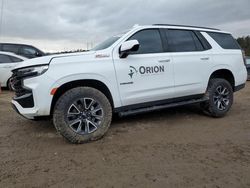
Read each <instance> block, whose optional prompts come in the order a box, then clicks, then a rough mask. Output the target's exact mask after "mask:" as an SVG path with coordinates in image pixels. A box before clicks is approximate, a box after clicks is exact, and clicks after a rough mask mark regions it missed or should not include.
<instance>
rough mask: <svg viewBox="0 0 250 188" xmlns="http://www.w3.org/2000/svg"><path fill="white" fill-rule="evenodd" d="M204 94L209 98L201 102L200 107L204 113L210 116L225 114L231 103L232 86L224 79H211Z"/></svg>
mask: <svg viewBox="0 0 250 188" xmlns="http://www.w3.org/2000/svg"><path fill="white" fill-rule="evenodd" d="M224 89H225V90H224ZM219 91H221V92H219ZM219 93H221V94H219ZM223 93H224V94H223ZM206 95H207V96H208V98H209V100H208V101H206V102H203V103H201V108H202V109H203V112H204V113H205V114H207V115H210V116H212V117H223V116H225V115H226V113H227V112H228V111H229V109H230V108H231V106H232V104H233V88H232V86H231V84H230V83H229V82H228V81H227V80H225V79H221V78H214V79H211V80H210V81H209V84H208V88H207V92H206Z"/></svg>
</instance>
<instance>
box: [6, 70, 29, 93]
mask: <svg viewBox="0 0 250 188" xmlns="http://www.w3.org/2000/svg"><path fill="white" fill-rule="evenodd" d="M26 77H27V76H26V75H25V74H24V72H21V71H18V70H15V71H13V75H12V77H11V84H12V87H13V89H14V91H15V96H16V97H21V96H23V95H25V94H27V93H31V91H29V90H28V89H25V88H24V87H23V80H24V78H26Z"/></svg>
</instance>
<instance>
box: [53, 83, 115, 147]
mask: <svg viewBox="0 0 250 188" xmlns="http://www.w3.org/2000/svg"><path fill="white" fill-rule="evenodd" d="M111 119H112V108H111V105H110V102H109V100H108V99H107V97H106V96H105V95H104V94H103V93H101V92H100V91H99V90H97V89H94V88H90V87H77V88H74V89H71V90H69V91H67V92H66V93H65V94H63V95H62V96H61V97H60V98H59V99H58V101H57V103H56V105H55V108H54V114H53V122H54V125H55V127H56V129H57V131H58V132H59V133H60V134H61V135H62V136H63V137H65V138H66V139H67V140H68V141H70V142H71V143H85V142H89V141H92V140H97V139H99V138H101V137H102V136H103V135H104V134H105V133H106V132H107V130H108V128H109V126H110V123H111Z"/></svg>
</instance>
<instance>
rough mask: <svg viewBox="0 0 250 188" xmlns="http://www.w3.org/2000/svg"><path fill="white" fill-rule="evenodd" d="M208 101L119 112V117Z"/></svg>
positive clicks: (177, 103) (192, 101) (194, 101)
mask: <svg viewBox="0 0 250 188" xmlns="http://www.w3.org/2000/svg"><path fill="white" fill-rule="evenodd" d="M207 100H208V98H206V97H204V98H201V99H192V100H188V101H181V102H176V103H169V104H163V105H157V106H151V107H145V108H137V109H134V110H128V111H123V112H119V116H120V117H124V116H130V115H137V114H141V113H145V112H151V111H156V110H162V109H165V108H172V107H177V106H183V105H188V104H195V103H200V102H204V101H207Z"/></svg>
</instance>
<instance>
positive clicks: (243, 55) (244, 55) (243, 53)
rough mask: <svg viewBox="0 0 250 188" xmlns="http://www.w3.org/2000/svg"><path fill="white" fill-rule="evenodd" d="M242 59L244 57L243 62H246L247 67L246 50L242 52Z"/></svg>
mask: <svg viewBox="0 0 250 188" xmlns="http://www.w3.org/2000/svg"><path fill="white" fill-rule="evenodd" d="M242 57H243V61H244V64H245V66H247V60H246V54H245V51H244V50H242Z"/></svg>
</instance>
